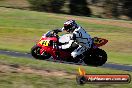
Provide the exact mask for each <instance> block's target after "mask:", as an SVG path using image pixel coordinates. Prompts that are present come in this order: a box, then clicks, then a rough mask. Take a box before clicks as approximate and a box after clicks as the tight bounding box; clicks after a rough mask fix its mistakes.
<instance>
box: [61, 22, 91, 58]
mask: <svg viewBox="0 0 132 88" xmlns="http://www.w3.org/2000/svg"><path fill="white" fill-rule="evenodd" d="M61 31H66V32H68V33H70V34H71V36H70V41H69V42H68V43H67V44H64V45H61V46H59V48H60V49H67V48H69V47H71V46H72V44H73V43H76V44H77V45H79V46H78V48H76V49H75V50H74V51H73V52H72V53H71V56H72V57H73V58H74V59H78V58H80V56H81V55H82V54H83V53H84V52H85V51H86V50H88V49H89V48H91V45H92V38H91V37H90V35H89V34H88V33H87V32H86V31H85V30H84V29H83V28H82V27H81V26H79V25H78V24H77V23H76V22H75V20H67V21H66V22H64V27H63V28H62V29H61Z"/></svg>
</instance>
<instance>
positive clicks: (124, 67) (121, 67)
mask: <svg viewBox="0 0 132 88" xmlns="http://www.w3.org/2000/svg"><path fill="white" fill-rule="evenodd" d="M0 54H3V55H9V56H14V57H26V58H31V59H33V57H32V56H31V54H30V53H21V52H15V51H5V50H0ZM48 61H53V60H48ZM63 63H66V64H76V63H67V62H63ZM82 65H85V64H82ZM101 67H103V68H110V69H116V70H124V71H132V66H127V65H119V64H110V63H106V64H104V65H103V66H101Z"/></svg>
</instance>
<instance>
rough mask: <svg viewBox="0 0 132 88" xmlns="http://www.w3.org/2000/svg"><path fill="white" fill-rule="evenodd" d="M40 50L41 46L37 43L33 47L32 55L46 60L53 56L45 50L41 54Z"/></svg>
mask: <svg viewBox="0 0 132 88" xmlns="http://www.w3.org/2000/svg"><path fill="white" fill-rule="evenodd" d="M40 50H41V47H39V46H37V45H34V46H33V47H32V48H31V55H32V56H33V57H34V58H36V59H39V60H44V59H49V58H50V57H51V55H50V54H48V53H46V52H43V54H42V55H41V54H40Z"/></svg>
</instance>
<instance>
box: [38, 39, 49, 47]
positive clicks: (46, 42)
mask: <svg viewBox="0 0 132 88" xmlns="http://www.w3.org/2000/svg"><path fill="white" fill-rule="evenodd" d="M39 44H41V45H43V46H49V44H50V40H41V41H40V42H39Z"/></svg>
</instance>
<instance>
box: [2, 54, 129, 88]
mask: <svg viewBox="0 0 132 88" xmlns="http://www.w3.org/2000/svg"><path fill="white" fill-rule="evenodd" d="M0 64H6V65H11V64H12V65H13V64H14V65H19V66H25V67H32V68H37V69H40V70H50V71H51V70H56V71H57V70H58V71H64V72H68V74H69V76H70V75H75V74H77V72H78V67H79V66H77V65H68V64H59V63H54V62H47V61H41V60H34V59H29V58H16V57H10V56H5V55H0ZM82 67H83V68H84V69H85V70H86V73H87V74H120V73H122V74H130V75H132V73H131V72H127V71H120V70H111V69H105V68H99V67H90V66H82ZM0 87H1V88H7V87H10V88H18V87H19V88H23V87H24V88H53V87H57V88H66V87H68V88H102V87H103V88H124V87H125V88H131V87H132V83H130V84H86V85H84V86H79V85H77V84H76V82H75V76H74V77H72V78H66V77H65V76H44V75H43V76H42V75H38V74H35V73H32V74H29V73H23V72H21V73H19V72H18V73H17V72H8V71H5V72H0Z"/></svg>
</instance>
